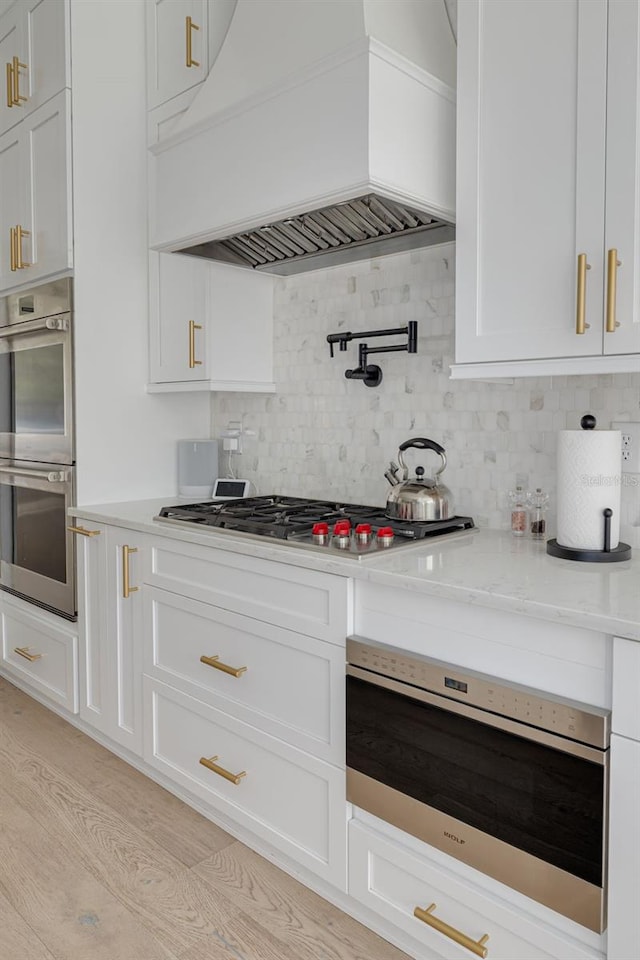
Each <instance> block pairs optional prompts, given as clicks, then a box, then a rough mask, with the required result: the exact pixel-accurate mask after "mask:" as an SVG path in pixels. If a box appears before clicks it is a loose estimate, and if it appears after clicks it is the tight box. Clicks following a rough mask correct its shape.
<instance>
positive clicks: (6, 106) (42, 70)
mask: <svg viewBox="0 0 640 960" xmlns="http://www.w3.org/2000/svg"><path fill="white" fill-rule="evenodd" d="M68 25H69V4H68V0H20V2H17V3H14V5H13V6H12V7H10V9H9V10H8V11H7V12H6V13H5V14H4V16H3V17H2V18H0V67H1V69H2V82H3V85H4V86H3V95H2V100H1V101H0V133H2V131H3V130H8V129H9V127H11V126H13V125H14V124H16V123H19V122H20V121H21V120H23V119H24V118H25V117H27V116H29V114H30V113H33V111H34V110H37V109H38V107H40V106H42V104H43V103H46V102H47V100H50V99H51V97H53V96H55V94H56V93H60V91H61V90H63V89H64V88H65V87H68V86H70V64H69V45H68V44H67V42H66V37H67V33H68Z"/></svg>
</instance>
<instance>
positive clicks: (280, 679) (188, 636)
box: [145, 587, 344, 764]
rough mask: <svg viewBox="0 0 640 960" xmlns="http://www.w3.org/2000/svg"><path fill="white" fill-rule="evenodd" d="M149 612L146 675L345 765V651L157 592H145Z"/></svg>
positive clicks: (267, 731) (148, 589) (161, 591)
mask: <svg viewBox="0 0 640 960" xmlns="http://www.w3.org/2000/svg"><path fill="white" fill-rule="evenodd" d="M145 607H146V622H147V629H148V632H149V633H150V642H148V643H147V645H146V646H145V661H146V662H145V673H147V674H150V675H152V676H155V677H157V678H158V679H159V680H162V681H164V682H165V683H171V684H173V685H174V686H176V687H178V688H180V689H181V690H183V691H184V692H185V693H188V694H190V695H191V696H192V697H197V698H199V699H200V700H205V701H206V702H207V703H210V704H211V705H212V706H217V707H219V708H222V709H224V710H225V711H227V712H228V713H230V714H232V715H234V716H236V717H238V718H239V719H240V720H245V721H246V722H247V723H253V724H255V725H256V726H258V727H260V729H261V730H264V731H265V733H270V734H272V735H273V736H279V737H281V738H282V739H285V740H287V741H288V742H289V743H292V744H294V745H295V746H298V747H300V748H302V749H303V750H308V751H309V752H310V753H313V754H315V755H316V756H319V757H321V758H323V759H325V760H329V761H332V762H334V763H339V764H342V763H343V762H344V653H343V651H342V650H341V649H340V648H339V647H337V646H336V645H335V644H331V643H325V642H323V641H321V640H316V639H314V638H311V637H305V636H303V635H302V634H299V633H293V632H291V631H288V630H283V629H282V628H281V627H276V626H273V625H272V624H269V623H262V622H260V621H259V620H254V619H251V618H249V617H243V616H238V615H237V614H234V613H230V612H228V611H226V610H221V609H220V608H219V607H213V606H210V605H209V604H205V603H199V602H198V601H196V600H191V599H188V598H186V597H180V596H177V595H176V594H175V593H169V592H168V591H166V590H158V589H156V588H154V587H147V588H146V603H145ZM177 637H180V642H179V643H176V638H177ZM203 658H204V659H203Z"/></svg>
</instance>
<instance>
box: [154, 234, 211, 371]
mask: <svg viewBox="0 0 640 960" xmlns="http://www.w3.org/2000/svg"><path fill="white" fill-rule="evenodd" d="M206 267H207V265H206V263H204V262H203V261H201V260H198V259H197V258H196V257H186V256H182V255H180V254H166V253H161V254H156V253H151V254H150V287H151V290H150V294H151V324H152V325H151V363H150V367H151V370H150V374H151V380H152V382H160V383H165V382H185V381H186V382H192V381H196V380H206V379H207V376H208V366H207V360H206V352H207V350H206V348H207V334H208V331H207V323H206V315H207V272H206Z"/></svg>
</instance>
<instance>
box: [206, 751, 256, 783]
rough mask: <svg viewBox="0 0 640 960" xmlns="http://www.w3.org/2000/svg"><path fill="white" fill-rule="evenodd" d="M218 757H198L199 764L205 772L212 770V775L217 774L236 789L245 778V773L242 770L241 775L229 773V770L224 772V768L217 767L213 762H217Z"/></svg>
mask: <svg viewBox="0 0 640 960" xmlns="http://www.w3.org/2000/svg"><path fill="white" fill-rule="evenodd" d="M217 759H218V757H209V758H208V759H207V757H200V763H201V764H202V766H203V767H206V768H207V770H212V771H213V773H217V774H218V776H219V777H224V779H225V780H228V781H229V782H230V783H233V784H235V786H236V787H237V786H238V784H239V783H240V781H241V780H242V778H243V777H246V775H247V771H246V770H243V771H242V772H241V773H231V772H230V771H229V770H225V768H224V767H219V766H218V764H217V763H214V760H217Z"/></svg>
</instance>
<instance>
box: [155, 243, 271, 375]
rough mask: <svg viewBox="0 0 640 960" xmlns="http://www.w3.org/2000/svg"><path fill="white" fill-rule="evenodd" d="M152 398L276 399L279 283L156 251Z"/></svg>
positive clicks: (267, 277)
mask: <svg viewBox="0 0 640 960" xmlns="http://www.w3.org/2000/svg"><path fill="white" fill-rule="evenodd" d="M149 280H150V303H151V308H150V350H151V361H150V381H151V382H150V383H149V385H148V387H147V389H148V391H149V392H152V393H153V392H163V391H178V390H224V391H241V392H260V393H272V392H273V391H274V389H275V386H274V383H273V284H274V278H273V277H269V276H265V275H263V274H256V273H254V272H252V271H251V270H249V269H245V268H243V267H232V266H228V265H227V264H221V263H213V262H212V261H210V260H206V259H204V258H202V257H190V256H187V255H185V254H180V253H155V252H151V254H150V258H149Z"/></svg>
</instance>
